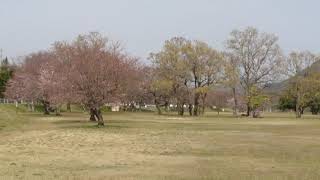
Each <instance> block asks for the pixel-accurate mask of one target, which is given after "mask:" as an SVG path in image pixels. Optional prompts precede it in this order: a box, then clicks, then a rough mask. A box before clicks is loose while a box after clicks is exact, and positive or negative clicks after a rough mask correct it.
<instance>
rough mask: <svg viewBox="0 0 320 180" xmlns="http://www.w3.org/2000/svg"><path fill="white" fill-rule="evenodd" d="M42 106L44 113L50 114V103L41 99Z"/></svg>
mask: <svg viewBox="0 0 320 180" xmlns="http://www.w3.org/2000/svg"><path fill="white" fill-rule="evenodd" d="M43 108H44V114H45V115H49V114H50V103H49V102H47V101H43Z"/></svg>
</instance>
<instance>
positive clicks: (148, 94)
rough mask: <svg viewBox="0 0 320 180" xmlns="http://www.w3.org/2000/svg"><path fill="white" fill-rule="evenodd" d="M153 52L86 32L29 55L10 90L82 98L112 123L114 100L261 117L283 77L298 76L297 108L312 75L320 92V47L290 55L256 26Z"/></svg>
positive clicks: (15, 95) (73, 100)
mask: <svg viewBox="0 0 320 180" xmlns="http://www.w3.org/2000/svg"><path fill="white" fill-rule="evenodd" d="M149 60H150V61H151V65H145V64H143V63H141V62H140V61H139V60H138V59H137V58H135V57H132V56H130V55H128V54H127V53H126V52H125V51H124V50H123V48H122V47H121V46H120V44H119V43H117V42H114V41H111V40H109V39H107V38H106V37H104V36H102V35H101V34H99V33H90V34H87V35H80V36H78V37H77V38H76V39H75V40H74V41H72V42H64V41H62V42H56V43H54V45H53V46H52V47H51V48H50V49H49V50H46V51H41V52H37V53H33V54H30V55H28V56H26V57H25V59H24V61H23V63H21V64H20V65H18V67H17V69H16V71H15V73H14V77H13V78H12V79H11V80H10V82H9V85H8V86H7V89H6V96H7V97H9V98H12V99H23V100H28V101H31V102H41V103H42V104H43V106H44V107H45V112H46V113H49V109H50V108H51V107H55V109H56V111H59V107H61V105H62V104H81V105H83V106H84V107H85V108H86V109H87V110H88V111H89V112H90V115H91V116H90V119H91V120H93V121H95V120H97V121H98V124H99V125H104V121H103V118H102V115H101V107H102V106H104V105H105V104H106V103H121V104H123V105H126V106H129V107H130V106H131V105H132V104H140V105H143V104H146V103H154V104H155V105H156V108H157V110H158V113H159V114H161V113H162V111H163V110H166V109H168V108H169V107H170V105H172V104H173V105H174V107H175V108H176V110H177V111H178V114H179V115H184V114H185V111H187V112H188V114H189V115H191V116H199V115H201V114H203V113H204V111H205V108H206V107H208V106H211V107H213V106H216V107H215V108H217V109H220V108H223V107H225V106H231V107H232V108H233V113H234V115H235V116H236V115H238V110H239V109H243V107H244V109H245V111H246V112H245V115H246V116H250V115H252V116H253V117H259V116H260V111H261V110H262V108H263V106H264V105H265V104H266V103H267V102H268V100H269V98H268V96H267V95H266V94H265V93H264V89H265V88H266V87H268V86H269V85H270V84H271V83H273V82H275V81H279V80H281V79H285V78H289V77H290V79H291V81H292V82H295V83H293V84H294V88H295V89H296V90H295V91H294V93H296V96H293V98H296V99H297V104H299V105H297V106H296V108H295V109H296V110H297V113H300V112H301V111H300V110H299V108H300V109H301V106H302V105H301V103H304V100H303V97H305V96H304V95H302V90H301V89H302V88H300V87H305V84H304V83H305V82H310V81H311V80H310V78H311V79H312V84H313V85H314V87H313V88H312V91H311V89H310V90H309V89H308V90H306V91H308V93H309V94H312V95H315V94H316V93H319V88H318V87H320V86H317V85H318V83H319V81H320V80H319V78H318V77H319V76H318V75H317V74H316V73H313V74H312V75H311V74H310V75H309V73H305V72H306V71H305V69H308V68H309V67H310V66H311V65H312V64H313V63H314V62H316V61H318V57H317V56H316V55H314V54H312V53H310V52H293V53H291V54H290V55H289V56H288V57H286V56H284V55H283V53H282V51H281V49H280V47H279V45H278V38H277V37H276V36H275V35H273V34H268V33H263V32H262V33H261V32H259V31H258V30H257V29H255V28H251V27H249V28H246V29H244V30H234V31H232V32H231V33H230V36H229V37H228V39H227V41H226V44H225V49H224V50H223V51H221V50H217V49H214V48H213V47H211V46H210V45H208V44H207V43H205V42H202V41H197V40H189V39H185V38H182V37H175V38H172V39H170V40H167V41H166V42H165V43H164V46H163V47H162V49H161V50H160V51H159V52H154V53H151V54H150V58H149ZM294 68H295V69H294ZM302 72H303V73H302ZM301 79H302V80H301ZM304 80H305V81H304ZM300 82H301V83H300ZM289 89H290V90H291V89H293V86H289V87H288V90H289ZM303 92H304V91H303ZM290 93H291V94H292V93H293V91H290ZM297 117H298V115H297Z"/></svg>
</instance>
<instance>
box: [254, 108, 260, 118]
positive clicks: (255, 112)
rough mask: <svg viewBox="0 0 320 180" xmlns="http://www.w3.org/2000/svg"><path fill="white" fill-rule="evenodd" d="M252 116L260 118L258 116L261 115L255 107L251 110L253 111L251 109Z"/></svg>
mask: <svg viewBox="0 0 320 180" xmlns="http://www.w3.org/2000/svg"><path fill="white" fill-rule="evenodd" d="M252 117H253V118H260V117H261V115H260V111H259V110H257V109H255V110H253V111H252Z"/></svg>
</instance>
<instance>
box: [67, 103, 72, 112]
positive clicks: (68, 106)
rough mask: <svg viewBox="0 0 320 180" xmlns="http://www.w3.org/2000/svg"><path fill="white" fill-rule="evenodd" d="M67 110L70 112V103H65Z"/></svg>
mask: <svg viewBox="0 0 320 180" xmlns="http://www.w3.org/2000/svg"><path fill="white" fill-rule="evenodd" d="M67 111H68V112H71V104H70V103H67Z"/></svg>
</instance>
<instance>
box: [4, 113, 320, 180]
mask: <svg viewBox="0 0 320 180" xmlns="http://www.w3.org/2000/svg"><path fill="white" fill-rule="evenodd" d="M0 113H1V112H0ZM1 115H2V114H0V116H1ZM266 116H267V117H266V118H264V119H258V120H253V119H247V118H240V119H234V118H232V117H231V116H230V115H228V114H224V115H222V116H216V115H215V114H208V115H207V116H205V117H201V118H190V117H185V118H179V117H175V116H157V115H154V114H150V113H123V114H106V115H105V119H106V120H107V126H106V127H105V128H97V127H96V126H95V125H94V124H91V123H88V122H87V121H86V119H87V118H88V116H87V115H86V114H81V113H74V114H65V115H64V116H62V117H53V116H52V117H51V116H50V117H45V116H42V115H38V114H23V115H22V116H20V118H21V117H25V118H28V119H30V123H28V124H27V125H26V126H24V127H23V128H20V129H19V130H17V129H15V130H10V131H0V135H1V138H0V177H2V179H80V180H81V179H115V180H117V179H121V180H122V179H221V180H222V179H223V180H224V179H230V180H232V179H235V180H239V179H240V180H241V179H254V180H255V179H266V180H267V179H281V180H282V179H284V180H291V179H292V180H302V179H308V180H309V179H311V180H312V179H315V180H316V179H320V156H319V153H320V118H319V117H312V116H308V117H306V118H304V119H303V120H296V119H294V118H293V116H289V115H288V114H268V115H266ZM0 179H1V178H0Z"/></svg>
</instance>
